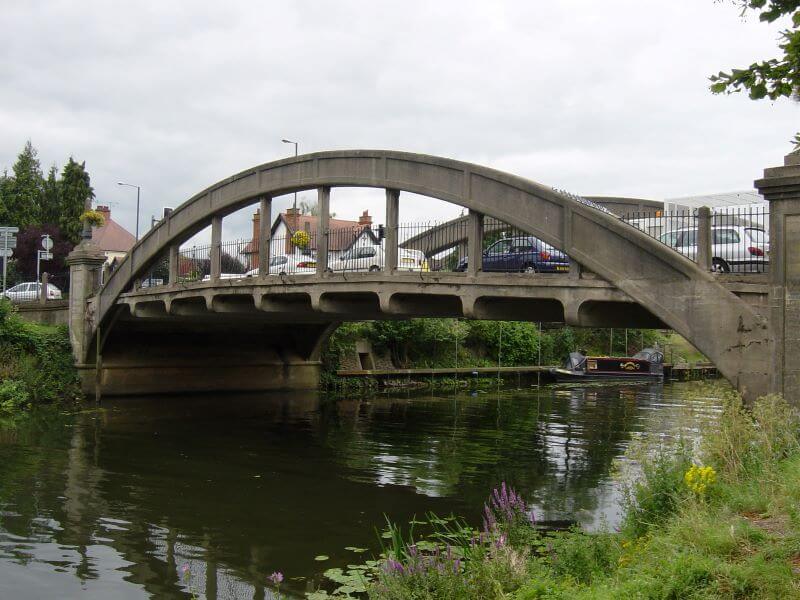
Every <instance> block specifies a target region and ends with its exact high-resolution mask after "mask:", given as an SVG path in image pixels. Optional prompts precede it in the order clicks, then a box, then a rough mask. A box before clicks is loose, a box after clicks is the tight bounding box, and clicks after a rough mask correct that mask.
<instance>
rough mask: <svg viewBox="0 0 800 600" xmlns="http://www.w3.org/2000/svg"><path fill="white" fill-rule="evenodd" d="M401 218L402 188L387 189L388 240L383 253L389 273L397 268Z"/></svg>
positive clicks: (385, 268) (385, 267) (386, 269)
mask: <svg viewBox="0 0 800 600" xmlns="http://www.w3.org/2000/svg"><path fill="white" fill-rule="evenodd" d="M399 218H400V190H391V189H387V190H386V241H385V242H384V244H385V247H384V252H383V255H384V257H385V260H386V264H384V266H383V268H384V270H385V271H386V272H387V273H392V272H394V271H396V270H397V240H398V235H397V228H398V223H397V222H398V220H399Z"/></svg>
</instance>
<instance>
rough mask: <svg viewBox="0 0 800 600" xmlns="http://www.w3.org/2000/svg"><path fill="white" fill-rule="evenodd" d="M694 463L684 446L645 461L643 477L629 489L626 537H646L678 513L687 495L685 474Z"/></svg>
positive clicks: (625, 503) (625, 522)
mask: <svg viewBox="0 0 800 600" xmlns="http://www.w3.org/2000/svg"><path fill="white" fill-rule="evenodd" d="M691 464H692V461H691V455H690V454H689V452H688V450H687V449H686V448H685V447H684V446H683V445H682V444H679V445H678V446H676V447H675V448H669V449H667V448H659V449H657V450H656V452H655V454H654V455H653V456H651V457H647V458H645V459H644V460H642V462H641V469H642V473H641V477H640V478H639V479H638V480H637V481H635V482H633V483H632V484H631V485H630V486H629V487H628V488H627V489H626V490H625V500H624V503H623V504H624V506H625V518H624V520H623V523H622V530H623V531H624V532H625V534H626V535H628V536H629V537H640V536H642V535H645V534H646V533H647V532H648V531H649V530H650V528H652V527H656V526H658V525H660V524H661V523H663V522H664V521H665V520H667V519H668V518H669V517H671V516H672V515H673V514H675V512H676V511H677V510H678V508H679V506H680V503H681V500H682V499H683V498H684V497H686V495H687V488H686V486H685V483H684V474H685V473H686V471H687V470H688V469H689V467H690V466H691Z"/></svg>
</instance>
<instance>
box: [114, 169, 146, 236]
mask: <svg viewBox="0 0 800 600" xmlns="http://www.w3.org/2000/svg"><path fill="white" fill-rule="evenodd" d="M117 185H124V186H127V187H134V188H136V241H137V242H138V241H139V194H140V192H141V191H142V189H141V188H140V187H139V186H138V185H133V184H132V183H125V182H124V181H118V182H117Z"/></svg>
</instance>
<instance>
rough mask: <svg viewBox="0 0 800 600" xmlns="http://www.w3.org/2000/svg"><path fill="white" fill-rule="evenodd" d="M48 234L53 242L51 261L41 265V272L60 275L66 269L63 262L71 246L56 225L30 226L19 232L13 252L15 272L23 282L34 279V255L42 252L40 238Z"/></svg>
mask: <svg viewBox="0 0 800 600" xmlns="http://www.w3.org/2000/svg"><path fill="white" fill-rule="evenodd" d="M44 234H48V235H49V236H50V238H51V239H52V240H53V249H52V250H51V251H50V252H51V253H52V254H53V258H52V260H48V261H44V262H42V263H41V270H42V271H47V272H49V273H62V272H64V271H65V270H66V269H67V267H66V263H65V262H64V261H65V259H66V257H67V254H69V253H70V251H71V250H72V247H73V244H72V243H71V242H70V241H69V240H67V239H66V238H65V237H64V236H63V235H62V233H61V230H60V229H59V228H58V226H57V225H52V224H47V225H41V226H40V225H31V226H30V227H26V228H25V229H24V230H21V231H20V233H19V235H18V236H17V247H16V249H15V250H14V262H15V263H16V269H17V271H18V272H19V273H20V274H21V275H22V276H23V279H24V280H25V281H32V280H33V279H34V278H35V277H36V255H37V254H36V253H37V252H38V251H39V250H42V236H43V235H44Z"/></svg>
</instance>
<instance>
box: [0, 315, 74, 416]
mask: <svg viewBox="0 0 800 600" xmlns="http://www.w3.org/2000/svg"><path fill="white" fill-rule="evenodd" d="M78 395H79V387H78V378H77V373H76V371H75V366H74V363H73V359H72V349H71V347H70V341H69V334H68V333H67V329H66V327H47V326H43V325H37V324H34V323H27V322H25V321H23V320H22V319H21V318H20V317H19V316H18V315H17V314H16V311H15V310H14V307H13V306H12V304H11V303H10V302H9V301H8V300H6V299H0V416H2V415H3V414H5V415H15V414H19V413H21V412H23V411H25V410H26V409H28V408H30V407H31V406H33V405H38V404H45V403H53V402H62V401H72V400H74V399H75V398H77V396H78Z"/></svg>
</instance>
